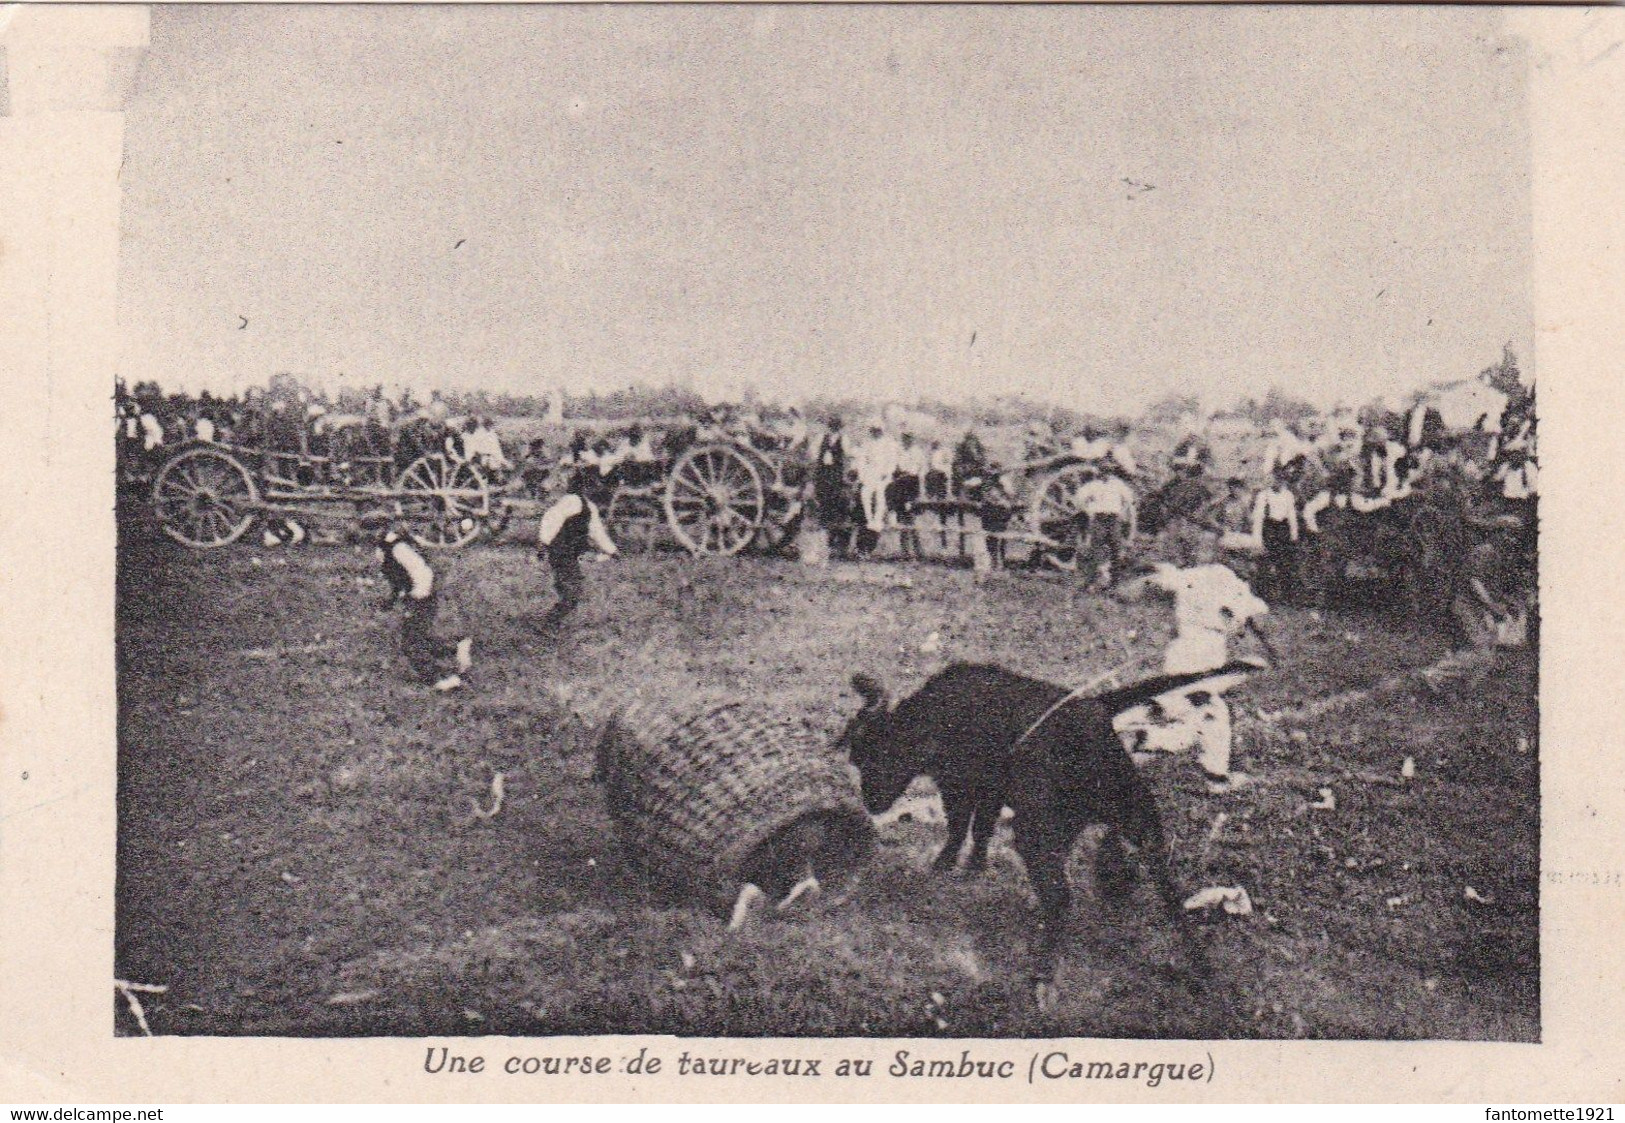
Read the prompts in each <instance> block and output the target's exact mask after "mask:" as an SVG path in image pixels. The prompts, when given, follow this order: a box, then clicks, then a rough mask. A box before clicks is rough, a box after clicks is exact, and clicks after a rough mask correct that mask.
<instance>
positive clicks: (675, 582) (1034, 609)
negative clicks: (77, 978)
mask: <svg viewBox="0 0 1625 1123" xmlns="http://www.w3.org/2000/svg"><path fill="white" fill-rule="evenodd" d="M142 11H143V13H144V15H143V18H144V19H148V20H149V21H150V22H149V23H148V24H147V25H146V27H145V31H144V34H143V36H142V38H143V40H144V41H143V42H141V43H140V44H138V45H136V46H120V47H117V48H116V49H113V50H110V51H109V52H108V53H107V56H106V60H104V61H105V67H104V70H105V73H103V74H102V79H101V80H102V81H103V82H104V84H105V85H106V86H107V90H108V91H110V92H105V93H104V94H103V96H104V97H105V98H107V99H109V100H110V101H111V102H116V106H117V108H118V109H119V111H120V112H121V114H122V117H121V122H122V123H121V131H120V133H119V135H117V136H110V137H109V138H108V139H107V142H106V143H107V145H109V147H106V148H105V149H104V150H103V152H102V155H101V158H102V159H104V160H105V161H106V162H107V163H106V166H107V168H108V169H109V174H108V176H107V177H106V183H107V184H110V185H114V186H111V187H110V188H109V190H110V191H111V192H112V195H111V198H112V204H111V205H116V208H117V216H118V221H117V230H118V238H117V245H116V246H107V247H104V248H105V251H106V253H107V258H106V260H107V262H108V263H112V262H114V261H115V260H116V281H117V289H116V294H117V295H116V311H117V332H118V354H117V374H116V380H115V381H114V382H113V383H111V384H108V385H106V387H105V395H104V402H105V408H104V410H103V413H102V414H101V415H100V416H99V417H97V418H96V423H97V425H98V426H99V429H98V432H99V433H104V434H105V441H106V442H107V445H106V446H103V447H107V446H111V448H113V449H114V450H116V460H115V461H113V462H115V463H116V474H117V475H116V507H115V509H114V511H113V512H112V513H111V517H112V518H113V519H114V520H115V521H116V531H117V546H116V549H117V556H116V578H117V583H116V594H115V595H116V619H115V624H116V639H115V644H116V676H117V677H116V698H117V805H116V806H117V853H116V887H115V888H114V889H113V891H112V909H113V927H114V931H113V934H112V941H113V945H114V953H113V965H114V972H115V977H116V981H115V982H114V983H113V985H112V986H111V988H110V989H109V991H108V993H107V996H106V1001H107V1005H106V1011H107V1019H108V1020H107V1022H106V1026H107V1033H108V1034H109V1035H110V1036H118V1037H126V1038H136V1037H144V1036H149V1035H150V1036H155V1037H166V1036H169V1037H174V1036H196V1037H258V1038H379V1037H384V1038H423V1037H436V1038H446V1037H485V1036H493V1035H499V1036H505V1037H561V1038H570V1037H587V1036H593V1037H597V1036H601V1035H627V1034H631V1035H676V1036H677V1037H679V1038H694V1039H709V1038H876V1039H880V1038H910V1039H932V1038H940V1039H950V1040H954V1039H1030V1038H1095V1039H1124V1040H1153V1041H1172V1040H1178V1041H1191V1040H1196V1041H1215V1040H1220V1041H1222V1040H1227V1039H1229V1040H1233V1039H1260V1040H1268V1041H1276V1040H1286V1039H1321V1040H1325V1039H1335V1040H1345V1041H1347V1040H1355V1041H1413V1042H1414V1041H1473V1042H1516V1043H1535V1042H1540V1041H1542V1040H1543V1018H1542V1009H1543V1006H1542V986H1541V969H1542V960H1543V954H1545V955H1551V954H1552V953H1553V949H1551V948H1550V947H1546V948H1543V946H1542V940H1541V893H1542V884H1543V880H1542V865H1541V841H1542V839H1541V826H1542V819H1543V816H1542V798H1541V796H1542V784H1541V738H1540V732H1541V723H1540V689H1539V688H1540V675H1539V671H1540V666H1539V652H1540V624H1541V611H1540V600H1539V597H1538V592H1539V589H1540V582H1539V580H1538V574H1539V572H1540V567H1539V565H1538V562H1539V560H1540V554H1541V551H1540V548H1539V547H1540V541H1541V539H1540V534H1539V526H1540V519H1539V501H1540V500H1539V495H1540V487H1539V479H1538V477H1539V465H1540V456H1539V450H1538V444H1537V416H1538V415H1539V412H1540V411H1539V410H1538V409H1537V384H1538V376H1539V375H1540V374H1541V371H1540V370H1539V369H1538V367H1537V363H1536V355H1537V349H1538V343H1539V340H1538V338H1537V327H1536V317H1535V311H1534V309H1535V292H1534V282H1533V276H1534V233H1533V231H1534V219H1533V214H1534V210H1533V203H1532V187H1531V183H1532V166H1533V160H1534V156H1533V152H1534V144H1535V139H1534V134H1533V131H1532V127H1531V113H1530V105H1529V96H1528V89H1529V82H1530V73H1531V67H1532V60H1531V56H1530V46H1529V44H1528V42H1527V41H1526V39H1525V38H1523V37H1522V36H1520V35H1519V34H1517V33H1516V31H1515V30H1513V29H1510V28H1509V26H1508V13H1507V12H1506V11H1505V10H1503V9H1498V8H1490V7H1473V6H1467V7H1439V8H1430V7H1417V8H1406V7H1359V6H1334V7H1326V8H1304V7H1271V8H1259V7H1246V6H1240V7H1236V6H1202V7H1170V6H1160V5H1146V6H1139V5H1125V6H1117V5H1109V6H1093V5H1056V6H1047V5H1039V6H1027V5H1002V4H995V5H985V6H983V5H974V6H954V5H947V6H944V5H936V4H921V5H856V6H850V5H832V6H820V5H805V6H804V5H797V4H773V5H751V4H745V5H734V4H720V5H696V6H685V5H663V4H654V5H626V6H620V5H596V4H584V5H558V6H554V5H539V6H523V5H521V6H504V5H496V6H489V7H487V6H473V7H457V6H440V5H402V6H370V5H366V6H326V5H303V4H288V5H265V6H255V5H243V6H238V5H213V4H206V5H186V6H165V5H155V6H153V7H151V8H150V10H146V9H143V10H142ZM37 14H38V13H32V12H24V13H23V16H24V17H27V16H34V15H37ZM21 18H22V17H19V19H21ZM1606 46H1607V44H1606V43H1602V44H1600V47H1606ZM63 73H64V72H63V71H58V70H52V71H50V72H49V73H47V70H46V69H41V70H38V71H33V70H27V69H25V68H23V67H21V66H19V65H17V64H16V63H15V62H13V64H12V65H11V68H10V73H9V86H10V92H9V98H10V111H11V112H12V113H14V114H23V113H27V112H28V111H29V110H30V107H31V106H32V105H34V104H35V103H34V102H31V101H30V98H31V97H35V96H38V97H43V98H47V99H49V98H50V97H52V96H55V95H53V93H52V91H51V90H50V89H46V88H45V87H48V86H49V84H50V82H52V81H61V82H65V81H66V79H65V78H63ZM41 89H44V92H43V93H36V91H39V90H41ZM115 165H116V169H117V170H116V174H115V173H113V172H112V170H111V169H113V168H114V167H115ZM65 267H66V266H65ZM109 268H113V266H112V265H111V264H109ZM1553 385H1554V387H1556V386H1560V385H1561V380H1558V381H1555V382H1554V383H1553ZM1557 392H1558V391H1557V390H1556V389H1554V390H1553V393H1554V394H1555V393H1557ZM42 423H43V422H42ZM101 517H108V516H106V515H103V516H101ZM692 1044H693V1046H694V1050H695V1052H694V1055H695V1056H696V1057H698V1056H700V1055H701V1054H703V1053H704V1042H703V1041H697V1042H694V1043H692ZM928 1044H929V1043H928ZM938 1044H940V1045H942V1046H943V1048H946V1047H947V1042H941V1043H938ZM454 1051H455V1049H453V1050H449V1051H448V1050H442V1051H441V1052H440V1054H439V1055H440V1058H441V1059H440V1063H442V1064H445V1063H449V1057H450V1052H454ZM938 1052H941V1049H939V1050H938ZM950 1053H952V1050H950ZM920 1055H924V1054H920ZM932 1055H936V1054H932ZM943 1055H949V1054H947V1053H945V1054H943ZM952 1055H955V1056H957V1053H952ZM435 1056H436V1053H435V1050H433V1049H431V1050H429V1061H428V1062H427V1063H428V1066H429V1068H428V1071H430V1072H433V1071H434V1069H433V1065H434V1064H435V1063H436V1062H435ZM890 1057H891V1054H890V1053H888V1054H887V1058H888V1059H887V1061H886V1062H883V1063H891V1062H890ZM415 1063H419V1064H422V1063H423V1061H422V1050H421V1049H420V1050H418V1056H417V1061H416V1062H415ZM897 1063H904V1064H905V1067H906V1063H907V1062H906V1061H900V1062H897ZM920 1063H923V1062H920ZM905 1075H907V1074H905ZM1170 1079H1176V1078H1175V1077H1173V1076H1172V1074H1170Z"/></svg>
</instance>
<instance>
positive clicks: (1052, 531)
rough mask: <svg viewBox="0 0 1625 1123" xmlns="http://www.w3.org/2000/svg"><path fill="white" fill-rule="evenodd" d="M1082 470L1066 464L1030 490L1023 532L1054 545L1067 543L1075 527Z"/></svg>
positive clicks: (1079, 466) (1082, 467)
mask: <svg viewBox="0 0 1625 1123" xmlns="http://www.w3.org/2000/svg"><path fill="white" fill-rule="evenodd" d="M1085 471H1086V469H1085V467H1084V466H1083V465H1081V464H1070V465H1068V466H1067V467H1065V468H1062V469H1060V470H1059V471H1057V472H1052V473H1051V474H1049V475H1047V476H1045V477H1044V478H1043V479H1041V480H1039V481H1038V486H1037V487H1036V488H1034V489H1033V497H1032V499H1031V500H1029V501H1028V503H1027V528H1028V529H1029V530H1031V531H1032V532H1033V533H1034V534H1042V535H1044V536H1045V537H1046V538H1053V539H1054V540H1055V541H1057V542H1065V541H1069V540H1070V539H1071V538H1072V534H1073V529H1072V528H1073V527H1074V526H1075V525H1076V520H1077V516H1078V505H1077V503H1076V501H1075V496H1076V495H1077V491H1078V488H1079V487H1080V486H1081V485H1082V484H1083V478H1084V474H1085Z"/></svg>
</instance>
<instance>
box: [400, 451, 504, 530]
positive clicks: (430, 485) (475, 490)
mask: <svg viewBox="0 0 1625 1123" xmlns="http://www.w3.org/2000/svg"><path fill="white" fill-rule="evenodd" d="M395 490H396V491H397V492H399V493H400V494H399V500H400V506H401V517H402V519H403V520H404V521H405V522H406V523H407V525H408V533H410V534H411V536H412V540H413V541H414V542H416V543H417V544H418V545H420V546H425V547H428V548H430V549H436V550H455V549H458V548H460V547H462V546H466V545H468V544H469V543H470V542H472V541H474V539H476V538H478V537H479V534H480V528H481V526H482V525H483V524H484V522H485V520H486V519H488V518H490V516H491V489H490V486H489V485H488V484H487V483H486V482H485V477H484V475H482V474H481V473H480V470H479V469H478V468H476V467H474V465H472V464H470V463H468V462H467V461H455V462H454V461H452V460H451V459H449V458H448V457H446V456H445V455H444V454H442V453H437V452H436V453H430V454H429V455H427V456H420V457H418V458H417V459H416V460H414V461H412V463H411V464H409V465H407V468H406V470H405V471H404V472H402V473H401V474H400V478H399V479H397V480H396V481H395Z"/></svg>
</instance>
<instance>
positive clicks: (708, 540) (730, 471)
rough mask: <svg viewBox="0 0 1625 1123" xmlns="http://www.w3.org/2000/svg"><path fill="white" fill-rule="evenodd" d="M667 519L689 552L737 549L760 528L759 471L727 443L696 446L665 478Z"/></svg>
mask: <svg viewBox="0 0 1625 1123" xmlns="http://www.w3.org/2000/svg"><path fill="white" fill-rule="evenodd" d="M665 508H666V522H667V524H668V525H669V526H670V527H671V532H672V535H673V536H674V537H676V539H677V541H678V542H680V543H682V545H683V548H684V549H686V550H688V551H689V553H692V554H718V555H721V556H724V557H727V556H731V555H733V554H737V553H738V552H739V551H741V550H743V549H744V548H745V547H746V546H748V545H750V542H751V539H753V538H755V537H756V532H757V531H758V530H760V529H761V526H762V519H763V516H764V515H765V513H766V509H767V496H766V493H765V492H764V491H763V488H762V476H761V473H760V472H758V471H757V469H756V465H755V464H754V463H752V461H751V458H750V457H749V456H747V455H746V454H745V453H744V452H742V451H740V450H739V449H737V448H734V447H732V446H731V445H715V444H707V445H698V446H696V447H694V448H691V449H689V450H688V451H687V452H685V453H684V454H683V455H682V457H681V458H680V459H679V460H678V461H677V463H676V464H675V465H673V466H672V470H671V476H670V477H669V478H668V479H667V480H666V497H665Z"/></svg>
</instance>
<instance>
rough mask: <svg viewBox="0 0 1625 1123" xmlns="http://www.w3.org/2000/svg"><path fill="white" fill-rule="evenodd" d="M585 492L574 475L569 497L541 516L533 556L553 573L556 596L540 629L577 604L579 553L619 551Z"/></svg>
mask: <svg viewBox="0 0 1625 1123" xmlns="http://www.w3.org/2000/svg"><path fill="white" fill-rule="evenodd" d="M585 491H586V480H585V473H582V472H578V473H576V477H575V479H573V480H572V481H571V484H570V491H569V494H567V495H565V496H564V497H563V498H562V499H560V500H559V501H558V502H557V503H555V504H553V506H551V507H549V508H548V509H547V511H546V513H545V514H543V515H542V526H541V533H540V534H539V535H538V536H537V556H538V557H539V558H540V559H541V560H543V561H545V562H547V564H548V567H549V568H550V569H551V570H552V571H553V591H554V592H555V593H556V594H557V595H558V601H557V602H556V603H555V604H554V605H553V607H552V608H551V609H550V610H549V611H548V613H547V615H546V616H544V617H543V618H542V627H543V628H551V627H553V626H555V625H557V624H558V623H559V621H561V620H563V619H564V618H565V617H566V616H568V615H570V613H572V612H574V611H575V610H576V608H577V607H578V606H579V605H580V604H581V595H582V593H583V592H584V591H585V590H586V587H587V578H586V575H585V574H583V573H582V572H581V555H582V554H585V553H586V552H587V551H588V550H589V549H597V550H598V552H599V553H601V554H603V555H604V556H606V557H611V558H612V557H614V556H615V555H616V554H618V553H619V552H620V551H619V550H617V549H616V548H615V541H614V539H612V538H611V537H610V536H609V531H608V530H607V529H606V528H605V527H604V520H603V518H602V516H600V515H599V513H598V505H597V504H596V503H594V502H593V501H592V500H590V499H588V498H587V496H586V494H585Z"/></svg>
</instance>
